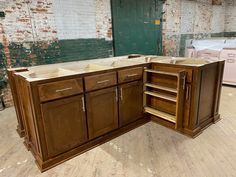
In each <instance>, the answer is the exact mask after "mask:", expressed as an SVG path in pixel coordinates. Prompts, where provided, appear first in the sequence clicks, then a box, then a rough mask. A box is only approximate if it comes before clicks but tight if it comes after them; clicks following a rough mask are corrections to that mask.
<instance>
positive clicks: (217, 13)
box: [211, 5, 225, 33]
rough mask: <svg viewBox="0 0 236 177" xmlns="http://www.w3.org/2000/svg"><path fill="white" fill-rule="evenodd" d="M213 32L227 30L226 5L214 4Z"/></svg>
mask: <svg viewBox="0 0 236 177" xmlns="http://www.w3.org/2000/svg"><path fill="white" fill-rule="evenodd" d="M212 13H213V14H212V22H211V31H212V33H220V32H224V30H225V5H223V6H219V5H214V6H213V10H212Z"/></svg>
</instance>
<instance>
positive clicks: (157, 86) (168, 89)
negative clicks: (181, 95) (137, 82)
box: [145, 83, 177, 93]
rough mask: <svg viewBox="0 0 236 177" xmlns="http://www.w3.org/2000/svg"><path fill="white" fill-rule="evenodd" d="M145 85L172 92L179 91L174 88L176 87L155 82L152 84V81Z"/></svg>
mask: <svg viewBox="0 0 236 177" xmlns="http://www.w3.org/2000/svg"><path fill="white" fill-rule="evenodd" d="M145 86H146V87H151V88H156V89H159V90H164V91H168V92H172V93H177V89H174V88H169V87H164V86H159V85H155V84H151V83H146V84H145Z"/></svg>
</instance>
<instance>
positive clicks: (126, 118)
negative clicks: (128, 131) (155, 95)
mask: <svg viewBox="0 0 236 177" xmlns="http://www.w3.org/2000/svg"><path fill="white" fill-rule="evenodd" d="M119 90H120V102H119V120H120V126H123V125H126V124H128V123H131V122H134V121H135V120H137V119H139V118H141V117H143V84H142V81H136V82H131V83H128V84H124V85H121V86H119Z"/></svg>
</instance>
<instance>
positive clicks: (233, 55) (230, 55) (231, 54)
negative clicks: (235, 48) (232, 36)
mask: <svg viewBox="0 0 236 177" xmlns="http://www.w3.org/2000/svg"><path fill="white" fill-rule="evenodd" d="M235 56H236V55H235V54H233V53H229V54H228V57H235Z"/></svg>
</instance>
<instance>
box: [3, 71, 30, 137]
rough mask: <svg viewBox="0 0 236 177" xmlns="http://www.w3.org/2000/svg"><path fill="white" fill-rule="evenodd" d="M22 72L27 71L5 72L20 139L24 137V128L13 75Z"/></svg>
mask: <svg viewBox="0 0 236 177" xmlns="http://www.w3.org/2000/svg"><path fill="white" fill-rule="evenodd" d="M23 71H27V69H18V70H11V71H10V70H8V71H7V75H8V81H9V84H10V88H11V93H12V97H13V102H14V106H15V110H16V116H17V122H18V125H17V132H18V134H19V136H20V137H24V136H25V128H24V124H23V118H22V116H23V115H22V110H21V105H20V101H19V99H18V94H19V93H18V89H17V87H16V77H17V75H15V73H17V72H23Z"/></svg>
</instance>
